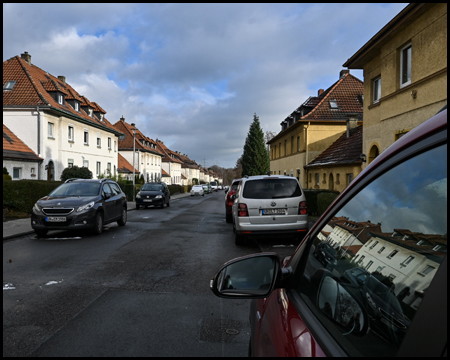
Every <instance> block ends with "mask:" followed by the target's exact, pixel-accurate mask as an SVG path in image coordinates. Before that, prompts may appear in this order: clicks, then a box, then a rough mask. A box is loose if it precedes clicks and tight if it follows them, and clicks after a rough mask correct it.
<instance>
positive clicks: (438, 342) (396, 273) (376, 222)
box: [209, 107, 448, 357]
mask: <svg viewBox="0 0 450 360" xmlns="http://www.w3.org/2000/svg"><path fill="white" fill-rule="evenodd" d="M447 153H448V152H447V109H446V107H444V109H442V110H441V111H440V112H438V113H437V114H436V115H435V116H433V117H432V118H431V119H429V120H427V121H425V122H423V123H422V124H420V125H418V126H417V127H415V128H413V129H412V130H410V131H409V132H408V133H406V134H405V135H404V136H402V137H401V138H399V139H398V140H396V141H395V142H394V143H393V144H392V145H391V146H389V147H388V148H387V149H385V150H384V151H383V152H382V153H380V154H379V155H378V156H377V157H376V158H375V159H372V161H371V162H370V164H368V166H367V167H366V168H365V169H364V170H363V171H362V172H361V173H360V174H359V175H358V176H357V177H356V178H355V179H353V181H352V182H351V183H350V184H349V185H348V186H347V187H346V188H345V190H343V191H342V193H341V194H340V195H339V196H338V197H337V198H336V200H335V201H334V202H333V203H332V204H331V205H330V206H329V207H328V208H327V209H326V210H325V212H324V213H323V214H322V216H321V217H320V218H319V219H318V220H317V221H316V222H315V224H314V225H313V226H312V227H311V228H310V229H309V231H308V232H307V234H306V236H305V237H304V239H303V240H302V241H301V242H300V244H299V245H298V247H297V249H296V250H295V251H294V252H293V254H292V255H291V256H288V257H286V258H285V259H280V258H279V256H278V254H276V253H274V252H265V253H257V254H251V255H246V256H242V257H240V258H237V259H234V260H230V261H228V262H227V263H225V264H223V265H222V266H221V267H219V269H218V271H217V272H216V274H215V275H214V276H213V278H212V279H211V280H210V283H209V286H210V289H211V290H212V292H213V293H214V294H215V295H216V296H219V297H223V298H232V299H239V300H240V301H242V300H244V299H252V301H251V303H250V314H249V320H250V327H251V331H250V339H249V355H251V356H270V357H275V356H288V357H294V356H306V357H313V356H314V357H318V356H357V357H361V356H371V357H381V356H383V357H392V356H399V357H400V356H402V357H412V356H421V357H434V356H445V357H446V356H447V337H448V336H447V293H448V292H447V283H448V281H447V273H448V271H447V218H448V217H447ZM365 226H370V231H367V232H361V231H358V232H352V231H351V229H356V228H363V227H365ZM324 235H326V237H327V240H326V241H327V242H330V243H332V244H333V246H335V247H338V246H340V247H342V246H343V244H348V245H347V246H346V247H345V250H346V251H345V252H343V254H342V257H339V259H338V264H337V266H335V267H334V268H333V269H329V268H328V267H324V266H323V264H321V263H320V262H319V261H317V259H316V257H315V256H314V251H315V244H318V243H319V242H320V241H322V240H323V236H324ZM347 250H349V251H347ZM317 255H318V254H317Z"/></svg>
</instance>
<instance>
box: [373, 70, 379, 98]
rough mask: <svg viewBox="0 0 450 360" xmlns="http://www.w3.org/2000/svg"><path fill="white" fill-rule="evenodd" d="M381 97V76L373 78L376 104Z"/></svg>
mask: <svg viewBox="0 0 450 360" xmlns="http://www.w3.org/2000/svg"><path fill="white" fill-rule="evenodd" d="M380 99H381V76H378V77H377V78H375V79H374V80H373V103H374V104H376V103H378V102H379V101H380Z"/></svg>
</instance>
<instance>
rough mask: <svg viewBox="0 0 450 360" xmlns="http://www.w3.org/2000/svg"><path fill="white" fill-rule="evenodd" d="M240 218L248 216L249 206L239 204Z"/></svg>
mask: <svg viewBox="0 0 450 360" xmlns="http://www.w3.org/2000/svg"><path fill="white" fill-rule="evenodd" d="M238 216H248V210H247V204H239V206H238Z"/></svg>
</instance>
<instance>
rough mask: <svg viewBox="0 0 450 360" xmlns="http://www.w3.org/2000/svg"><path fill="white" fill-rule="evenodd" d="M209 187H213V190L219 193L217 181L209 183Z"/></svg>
mask: <svg viewBox="0 0 450 360" xmlns="http://www.w3.org/2000/svg"><path fill="white" fill-rule="evenodd" d="M209 185H210V186H211V189H212V190H213V191H217V187H218V185H217V181H211V182H210V183H209Z"/></svg>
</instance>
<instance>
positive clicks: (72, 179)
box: [64, 178, 79, 184]
mask: <svg viewBox="0 0 450 360" xmlns="http://www.w3.org/2000/svg"><path fill="white" fill-rule="evenodd" d="M74 180H79V178H71V179H67V180H66V181H64V184H65V183H68V182H72V181H74Z"/></svg>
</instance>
